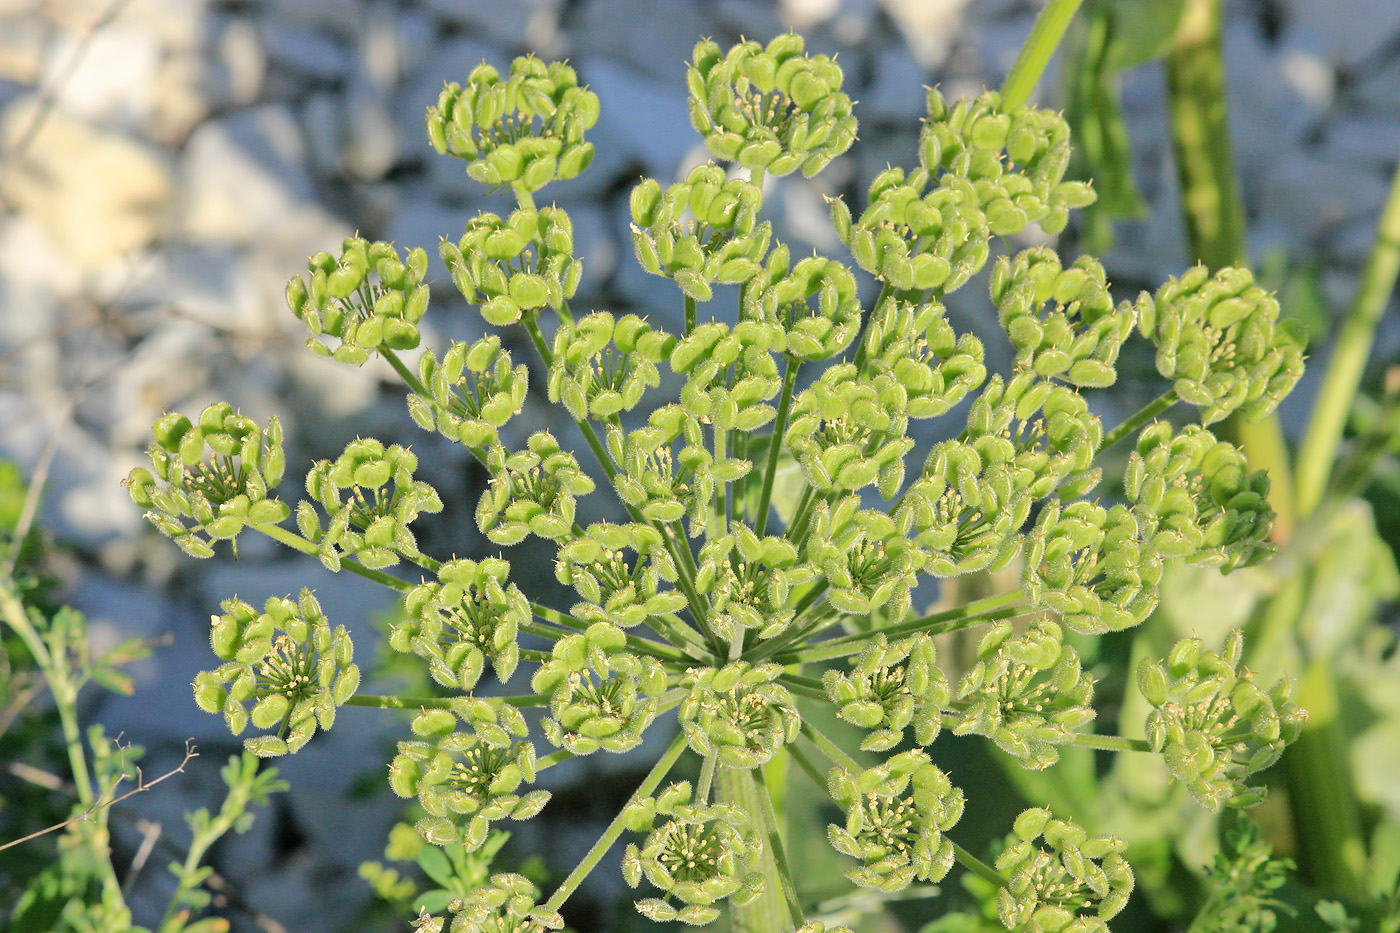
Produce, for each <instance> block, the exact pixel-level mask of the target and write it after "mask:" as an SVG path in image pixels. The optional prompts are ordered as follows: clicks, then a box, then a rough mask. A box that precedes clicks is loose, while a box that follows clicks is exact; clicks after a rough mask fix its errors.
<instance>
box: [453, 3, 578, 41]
mask: <svg viewBox="0 0 1400 933" xmlns="http://www.w3.org/2000/svg"><path fill="white" fill-rule="evenodd" d="M561 5H562V4H561V2H560V0H473V2H471V3H461V2H459V0H426V6H427V7H428V9H429V10H431V11H432V12H433V14H434V15H436V16H437V18H438V20H439V21H441V22H443V23H450V24H451V25H453V26H457V27H462V28H466V29H470V30H472V31H474V32H476V33H479V34H480V35H481V36H482V37H483V38H485V39H487V40H488V41H490V42H491V43H492V44H494V45H499V46H502V47H504V48H506V49H510V50H512V51H514V50H516V49H535V50H537V51H539V52H540V53H541V54H542V55H548V52H547V51H546V48H547V47H548V46H550V45H551V44H553V43H554V42H555V41H556V38H555V37H556V31H557V28H558V24H559V9H560V6H561Z"/></svg>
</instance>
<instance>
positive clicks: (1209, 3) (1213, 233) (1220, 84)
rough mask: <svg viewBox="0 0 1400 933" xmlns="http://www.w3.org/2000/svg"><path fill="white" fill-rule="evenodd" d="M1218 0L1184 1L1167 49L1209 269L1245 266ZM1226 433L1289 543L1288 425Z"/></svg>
mask: <svg viewBox="0 0 1400 933" xmlns="http://www.w3.org/2000/svg"><path fill="white" fill-rule="evenodd" d="M1221 21H1222V12H1221V0H1185V3H1184V6H1183V8H1182V12H1181V22H1180V25H1179V26H1178V28H1177V33H1176V38H1175V40H1174V42H1173V44H1172V48H1171V50H1170V51H1169V52H1168V53H1167V57H1166V65H1167V69H1166V71H1167V107H1168V110H1169V111H1170V114H1171V131H1172V145H1173V149H1174V152H1175V155H1176V171H1177V178H1178V180H1179V183H1180V187H1181V208H1182V214H1183V219H1184V221H1185V224H1186V236H1187V242H1188V243H1189V244H1190V248H1191V252H1192V254H1193V255H1194V257H1195V258H1196V259H1197V260H1198V261H1200V262H1203V263H1205V265H1206V266H1208V267H1209V268H1210V269H1211V271H1212V272H1214V271H1217V270H1219V269H1222V268H1225V267H1227V266H1234V265H1244V264H1246V263H1247V261H1248V257H1247V255H1246V252H1245V237H1244V229H1245V227H1244V204H1243V201H1242V199H1241V197H1240V192H1239V186H1238V185H1237V183H1236V180H1235V163H1234V158H1233V156H1232V154H1231V149H1230V124H1229V120H1228V115H1227V113H1226V110H1225V106H1226V98H1227V95H1226V92H1225V62H1224V58H1223V56H1222V55H1221V41H1220V33H1221ZM1224 428H1225V431H1224V433H1226V434H1227V435H1229V436H1230V437H1231V439H1232V440H1234V441H1235V443H1237V444H1238V445H1239V446H1240V447H1241V449H1243V451H1244V454H1245V457H1246V459H1248V461H1249V463H1250V466H1252V467H1255V468H1264V469H1267V470H1268V471H1269V485H1270V492H1269V504H1270V505H1272V506H1273V509H1274V512H1275V513H1276V518H1275V519H1274V538H1275V540H1278V541H1286V540H1287V539H1288V537H1289V535H1290V534H1291V533H1292V531H1293V528H1294V524H1295V520H1296V519H1295V516H1296V509H1295V506H1294V493H1293V478H1292V469H1291V463H1290V460H1289V457H1288V450H1287V445H1286V444H1285V443H1284V441H1283V428H1282V427H1281V426H1280V424H1279V420H1278V417H1277V416H1274V415H1271V416H1269V417H1267V418H1263V419H1261V420H1259V421H1257V422H1255V423H1253V424H1248V423H1246V422H1245V421H1244V419H1242V418H1239V417H1235V416H1232V417H1230V418H1229V419H1227V421H1226V422H1225V425H1224Z"/></svg>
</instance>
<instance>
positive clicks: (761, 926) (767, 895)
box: [714, 766, 792, 933]
mask: <svg viewBox="0 0 1400 933" xmlns="http://www.w3.org/2000/svg"><path fill="white" fill-rule="evenodd" d="M714 789H715V799H716V801H717V802H719V803H730V804H735V805H737V806H738V807H739V808H740V809H742V810H743V811H744V812H745V813H750V814H752V815H753V816H754V818H755V821H758V820H761V819H762V816H761V814H762V812H763V808H764V803H763V800H762V798H763V797H766V796H767V792H766V791H760V790H759V788H758V786H757V785H756V784H755V783H754V777H753V774H752V773H751V772H750V771H748V770H747V769H744V768H726V767H722V766H721V767H720V768H718V769H717V773H716V774H715V787H714ZM769 806H771V804H769ZM758 870H759V871H760V872H762V873H763V882H764V888H763V893H762V894H760V895H759V896H758V897H756V898H755V899H754V900H752V901H750V902H749V903H747V904H745V905H743V906H740V905H738V904H735V903H733V902H732V901H731V902H730V907H729V917H730V924H731V927H730V928H731V930H732V931H733V933H781V931H785V930H790V929H792V920H791V919H790V917H789V916H788V905H787V903H786V901H785V899H784V897H783V881H782V876H781V873H780V872H779V870H778V863H777V858H776V855H775V852H774V848H773V846H772V845H771V843H770V844H769V845H766V846H764V848H763V855H762V857H761V859H760V860H759V863H758Z"/></svg>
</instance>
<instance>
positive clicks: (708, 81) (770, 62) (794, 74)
mask: <svg viewBox="0 0 1400 933" xmlns="http://www.w3.org/2000/svg"><path fill="white" fill-rule="evenodd" d="M803 47H804V43H803V41H802V37H801V36H797V35H793V34H791V33H789V34H787V35H783V36H778V37H777V38H775V39H774V40H773V41H771V42H769V43H768V45H767V47H766V48H765V47H762V46H760V45H759V44H758V43H757V42H741V43H739V44H738V45H735V46H733V47H732V48H730V50H729V51H728V52H727V53H726V52H723V51H722V50H721V49H720V47H719V46H718V45H716V44H715V43H713V42H709V41H705V42H701V43H700V44H699V45H697V46H696V47H695V54H694V57H693V64H692V65H691V66H690V68H689V69H688V70H687V71H686V75H685V78H686V84H687V85H688V86H689V88H690V122H691V124H692V125H693V126H694V127H695V129H696V131H697V132H698V133H700V135H701V136H703V137H705V145H706V146H708V147H709V150H710V152H712V153H714V154H715V156H716V158H720V159H724V160H726V161H729V162H738V163H739V164H740V165H742V166H743V167H744V168H747V169H756V170H761V171H766V172H767V173H769V174H770V175H775V176H776V175H786V174H788V173H790V172H792V171H794V170H796V169H798V168H800V169H802V173H803V174H804V175H807V176H809V177H810V176H812V175H815V174H816V173H817V172H819V171H821V170H822V168H824V167H825V166H826V164H827V163H828V162H830V161H831V160H832V159H834V158H836V156H838V155H840V154H841V153H843V152H845V151H846V150H847V149H849V148H850V146H851V143H853V142H854V141H855V138H856V120H855V117H853V116H852V115H851V99H850V98H849V97H847V96H846V95H845V94H844V93H842V91H841V79H842V75H841V67H840V66H839V65H837V64H836V62H834V61H832V60H831V59H829V58H827V57H826V56H825V55H816V56H809V55H804V54H803Z"/></svg>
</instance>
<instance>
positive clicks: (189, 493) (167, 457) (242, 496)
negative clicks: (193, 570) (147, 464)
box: [123, 402, 290, 557]
mask: <svg viewBox="0 0 1400 933" xmlns="http://www.w3.org/2000/svg"><path fill="white" fill-rule="evenodd" d="M152 430H153V432H154V434H155V443H154V444H152V445H151V446H150V449H149V454H150V459H151V470H146V469H144V468H141V467H137V468H136V469H134V470H132V471H131V474H130V475H129V476H127V478H126V480H125V481H123V485H124V486H126V487H127V489H128V491H129V492H130V493H131V499H132V501H133V502H135V503H136V504H137V505H138V506H140V507H141V508H144V509H148V510H149V511H147V512H146V516H145V517H146V520H147V521H149V522H150V523H151V524H152V525H155V526H156V528H158V529H159V530H160V531H161V533H162V534H164V535H166V536H167V537H170V538H172V539H173V540H174V541H175V543H176V544H178V545H179V546H180V548H181V549H182V550H183V551H185V553H187V554H189V555H190V556H192V557H212V556H213V554H214V549H213V546H212V545H213V542H214V541H221V540H230V541H232V540H234V539H235V538H236V537H237V536H238V533H239V532H241V531H242V530H243V529H244V527H246V526H247V525H276V524H279V523H280V522H283V521H285V520H286V518H287V516H288V515H289V514H290V510H289V509H288V508H287V506H286V505H285V504H284V503H283V502H282V501H281V500H279V499H277V498H275V497H273V496H272V495H271V494H270V493H271V491H272V489H273V487H275V486H276V485H277V484H278V483H279V482H281V481H282V472H283V470H284V469H285V468H286V456H285V454H283V452H282V426H281V424H280V423H279V422H278V421H277V419H276V418H275V417H274V418H270V419H268V422H267V428H266V430H264V429H263V428H261V427H259V426H258V424H257V422H255V421H253V420H252V419H251V418H245V417H243V416H242V415H238V414H235V413H234V411H233V407H232V406H230V405H229V404H227V403H226V402H217V403H215V404H213V405H210V406H209V407H208V408H206V409H204V411H203V412H202V413H200V416H199V424H198V426H196V425H194V424H193V423H191V421H190V419H189V418H186V417H185V416H184V415H180V414H173V415H165V416H163V417H162V418H160V419H159V420H158V421H156V423H155V426H154V427H153V429H152ZM152 470H153V471H154V473H152ZM236 546H237V545H236V542H235V547H236ZM235 553H237V552H236V551H235Z"/></svg>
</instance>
